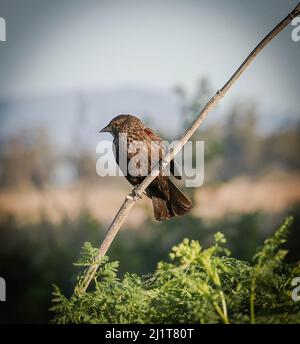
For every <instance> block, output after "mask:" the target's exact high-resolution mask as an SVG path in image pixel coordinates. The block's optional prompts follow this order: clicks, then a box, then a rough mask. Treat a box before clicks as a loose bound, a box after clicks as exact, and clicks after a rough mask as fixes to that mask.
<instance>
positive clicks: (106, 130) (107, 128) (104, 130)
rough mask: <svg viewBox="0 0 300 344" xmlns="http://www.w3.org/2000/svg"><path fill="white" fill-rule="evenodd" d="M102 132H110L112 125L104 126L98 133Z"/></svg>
mask: <svg viewBox="0 0 300 344" xmlns="http://www.w3.org/2000/svg"><path fill="white" fill-rule="evenodd" d="M100 133H110V126H109V125H107V126H106V127H104V128H103V129H101V130H99V131H98V134H100Z"/></svg>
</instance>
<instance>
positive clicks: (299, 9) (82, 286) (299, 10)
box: [75, 3, 300, 295]
mask: <svg viewBox="0 0 300 344" xmlns="http://www.w3.org/2000/svg"><path fill="white" fill-rule="evenodd" d="M299 14H300V3H299V4H298V5H297V6H296V7H295V9H294V10H293V11H292V12H291V13H290V14H289V15H288V16H287V17H286V18H284V19H283V20H282V21H281V22H280V23H279V24H278V25H277V26H276V27H275V28H274V29H273V30H272V31H271V32H270V33H269V34H268V35H267V36H266V37H265V38H264V39H263V40H262V41H261V42H260V43H259V44H258V45H257V46H256V47H255V49H254V50H252V52H251V53H250V54H249V55H248V57H247V58H246V59H245V60H244V62H243V63H242V64H241V66H240V67H239V68H238V69H237V70H236V72H235V73H234V74H233V75H232V77H231V78H230V79H229V80H228V82H227V83H226V84H225V85H224V86H223V87H222V88H221V89H220V90H218V91H217V92H216V94H215V95H214V96H213V97H212V98H211V99H210V100H209V101H208V103H207V104H206V105H205V106H204V108H203V109H202V110H201V112H200V113H199V115H198V117H197V118H196V120H195V121H194V122H193V124H192V125H191V126H190V127H189V128H188V129H187V130H186V131H185V133H184V134H183V135H182V137H181V138H180V139H179V142H178V144H177V145H176V146H175V147H174V148H173V149H172V150H170V151H169V152H168V154H166V155H165V156H164V158H163V162H162V164H161V165H160V166H159V164H157V165H156V166H155V167H154V168H153V170H152V171H151V174H150V175H148V177H147V178H145V179H144V181H143V182H142V183H141V184H140V185H139V186H138V187H136V188H134V189H133V190H132V193H131V194H129V195H128V196H127V197H126V198H125V200H124V203H123V204H122V206H121V208H120V209H119V211H118V213H117V215H116V216H115V218H114V220H113V222H112V223H111V225H110V227H109V230H108V232H107V234H106V237H105V239H104V240H103V243H102V245H101V246H100V248H99V251H98V254H97V256H96V257H95V259H94V262H93V263H92V264H91V266H90V267H89V269H88V270H87V271H86V273H85V275H84V277H83V279H82V280H81V281H80V283H78V285H77V286H76V288H75V293H76V294H78V295H82V294H83V293H84V292H85V291H86V289H87V287H88V286H89V284H90V282H91V281H92V279H93V278H94V276H95V273H96V271H97V269H98V267H99V265H100V261H101V258H102V257H103V256H104V255H105V254H106V252H107V250H108V249H109V247H110V245H111V243H112V241H113V240H114V238H115V236H116V234H117V233H118V231H119V229H120V228H121V226H122V224H123V223H124V221H125V219H126V217H127V216H128V214H129V212H130V210H131V208H132V207H133V206H134V204H135V202H136V201H137V200H138V198H139V197H132V195H135V196H142V194H143V192H144V191H145V189H146V188H147V187H148V186H149V185H150V184H151V182H152V181H153V180H154V179H155V178H156V177H157V176H158V174H159V172H160V168H161V167H162V168H165V167H166V166H167V165H168V164H169V163H170V161H171V160H172V159H173V158H174V156H175V155H176V154H177V153H178V152H179V151H180V150H181V149H182V147H183V146H184V145H185V143H186V142H187V141H188V140H189V138H190V137H191V136H192V135H193V134H194V132H195V131H196V130H197V129H198V128H199V126H200V125H201V123H202V122H203V121H204V119H205V118H206V116H207V114H208V113H209V112H210V111H211V110H212V109H213V108H214V107H215V106H216V105H217V104H218V102H219V101H220V100H221V99H222V97H224V96H225V94H226V93H227V92H228V90H229V89H230V88H231V87H232V85H233V84H234V83H235V82H236V81H237V80H238V78H239V77H240V76H241V74H242V73H243V72H244V71H245V69H246V68H247V67H248V66H249V64H250V63H251V62H252V61H253V60H254V58H255V57H256V55H257V54H258V53H259V52H260V51H261V50H262V49H263V48H264V47H265V46H266V45H267V44H268V43H269V42H270V41H271V40H272V39H273V38H274V37H275V36H276V35H277V34H278V33H279V32H280V31H282V30H283V29H284V28H285V27H286V26H287V25H288V24H289V23H290V22H291V21H292V20H293V19H294V18H295V17H297V16H298V15H299Z"/></svg>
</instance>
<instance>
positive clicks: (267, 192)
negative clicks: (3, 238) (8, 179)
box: [0, 172, 300, 228]
mask: <svg viewBox="0 0 300 344" xmlns="http://www.w3.org/2000/svg"><path fill="white" fill-rule="evenodd" d="M106 180H107V182H103V181H106ZM129 190H130V185H129V184H128V183H127V182H125V181H124V180H120V178H119V177H114V178H112V177H110V178H102V180H101V182H100V181H99V183H98V184H97V183H95V184H93V185H91V184H77V185H73V186H70V187H65V188H55V187H53V186H52V187H51V188H47V189H45V190H43V191H41V190H38V189H34V188H24V189H23V190H17V189H16V190H7V191H3V190H2V191H1V192H0V209H1V210H2V211H3V212H7V213H11V214H13V215H14V216H15V217H16V218H17V219H18V221H20V222H22V223H23V222H29V223H31V222H33V223H38V222H39V221H41V218H42V217H43V216H44V215H45V214H47V218H48V219H49V220H50V221H51V222H53V223H58V222H60V221H62V219H63V218H65V217H66V216H67V217H68V218H70V219H73V220H74V219H75V218H77V217H78V216H79V215H80V213H81V212H82V211H83V210H85V211H87V212H89V213H90V214H91V215H92V216H93V217H94V218H95V219H97V220H98V221H99V222H101V223H103V224H106V225H108V224H109V223H110V221H111V220H112V219H113V217H114V215H115V214H116V212H117V210H118V208H119V206H120V205H121V203H122V201H123V197H124V196H125V195H126V193H128V191H129ZM299 202H300V174H298V173H284V172H281V173H280V172H278V173H269V174H267V175H263V176H262V177H256V178H254V177H249V176H244V177H243V176H240V177H237V178H234V179H232V180H230V181H229V182H227V183H224V184H213V185H209V184H208V185H204V186H203V187H201V188H199V190H197V191H196V193H195V207H194V209H193V215H194V216H195V217H200V218H204V219H220V218H221V217H223V216H226V215H229V214H246V213H249V212H255V211H257V210H260V211H263V212H264V213H269V214H276V213H281V212H283V211H284V210H285V209H287V208H289V207H291V206H293V205H294V204H296V203H299ZM151 207H152V205H151V201H150V200H149V199H147V197H144V199H143V200H142V201H140V202H138V203H137V205H136V207H135V208H134V210H133V211H132V212H131V214H130V215H129V217H128V219H127V224H128V225H129V226H130V227H132V228H135V227H140V226H141V224H142V223H143V222H145V221H146V219H147V217H148V216H149V215H150V213H151V211H152V208H151Z"/></svg>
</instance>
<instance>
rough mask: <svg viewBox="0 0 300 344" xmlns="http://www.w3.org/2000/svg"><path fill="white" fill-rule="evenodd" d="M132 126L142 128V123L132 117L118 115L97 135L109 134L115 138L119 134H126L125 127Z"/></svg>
mask: <svg viewBox="0 0 300 344" xmlns="http://www.w3.org/2000/svg"><path fill="white" fill-rule="evenodd" d="M133 125H134V126H140V127H143V124H142V122H141V121H140V120H139V119H138V118H137V117H135V116H132V115H119V116H117V117H115V118H113V119H112V120H111V121H110V122H109V124H108V125H107V126H106V127H104V128H103V129H101V130H100V131H99V132H98V133H110V134H112V135H113V136H114V137H115V136H117V135H118V134H119V133H120V132H126V130H127V127H129V126H133Z"/></svg>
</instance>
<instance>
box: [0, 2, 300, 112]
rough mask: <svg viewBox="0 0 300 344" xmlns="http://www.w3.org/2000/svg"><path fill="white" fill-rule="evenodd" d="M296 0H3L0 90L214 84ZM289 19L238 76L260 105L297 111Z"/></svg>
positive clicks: (299, 51) (243, 90) (28, 92)
mask: <svg viewBox="0 0 300 344" xmlns="http://www.w3.org/2000/svg"><path fill="white" fill-rule="evenodd" d="M297 2H298V0H289V1H286V0H252V1H248V0H212V1H211V0H210V1H208V0H206V1H204V0H198V1H197V0H184V1H183V0H164V1H161V0H159V1H158V0H152V1H146V0H122V1H121V0H119V1H116V0H107V1H101V0H72V1H71V0H59V1H58V0H55V1H54V0H51V1H50V0H19V1H17V0H0V16H2V17H4V18H5V19H6V22H7V42H0V97H1V98H6V97H10V98H12V97H24V96H32V95H40V94H51V93H59V92H60V91H72V90H76V89H85V90H86V89H113V88H115V87H123V86H124V87H127V86H131V87H132V86H134V87H143V88H152V89H155V90H162V91H163V92H165V91H166V90H167V91H169V90H170V89H171V88H172V87H173V86H174V85H175V84H182V85H184V86H185V87H187V88H188V89H190V90H192V89H193V88H194V87H195V82H196V81H197V80H198V78H199V76H203V75H207V76H208V77H210V78H211V81H212V84H213V85H214V86H215V87H220V86H222V85H223V83H224V82H225V81H226V80H227V79H228V77H229V76H230V75H231V74H232V73H233V72H234V70H235V69H236V68H237V67H238V65H239V64H240V63H241V61H242V60H243V59H244V58H245V57H246V56H247V54H248V53H249V52H250V50H251V49H253V48H254V46H255V45H256V44H257V43H258V42H259V40H260V39H261V38H262V37H263V36H264V35H265V34H266V33H268V31H269V30H270V29H272V28H273V26H274V25H276V24H277V23H278V22H279V20H281V19H282V18H283V17H284V16H285V15H287V14H288V12H289V11H290V10H292V8H293V7H294V6H295V5H296V4H297ZM292 29H293V27H292V26H289V27H288V28H287V29H286V30H285V31H284V32H282V33H281V34H280V35H279V36H278V37H277V38H275V39H274V41H273V42H272V43H271V44H270V45H269V46H268V47H267V48H266V49H265V50H264V51H263V52H262V53H261V54H260V55H259V56H258V57H257V59H256V60H255V62H254V63H253V65H252V66H251V67H250V68H249V69H248V71H247V72H246V73H245V74H244V75H243V76H242V78H241V80H240V81H239V82H238V84H236V85H235V86H234V89H233V90H232V91H231V95H230V96H228V97H226V99H224V102H225V104H226V102H230V101H232V100H233V99H236V98H237V97H239V95H243V96H246V97H248V98H250V99H251V98H255V99H257V100H258V101H259V103H260V105H261V109H262V110H263V111H266V112H269V113H274V114H276V113H277V112H280V111H281V112H282V111H285V112H288V113H297V114H299V108H300V100H299V98H300V97H299V95H300V92H299V91H300V85H299V83H300V68H299V61H300V42H298V43H296V42H293V41H292V39H291V32H292Z"/></svg>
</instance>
